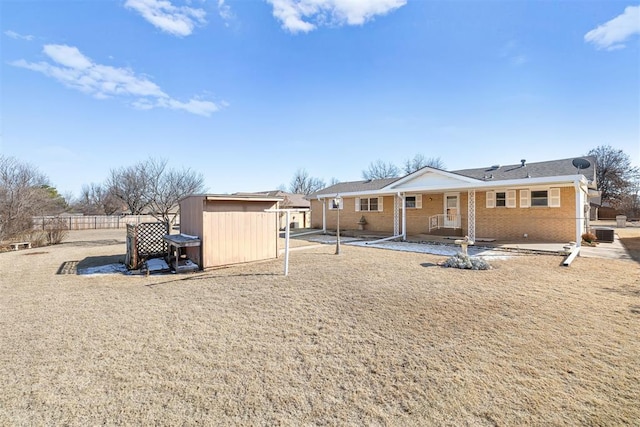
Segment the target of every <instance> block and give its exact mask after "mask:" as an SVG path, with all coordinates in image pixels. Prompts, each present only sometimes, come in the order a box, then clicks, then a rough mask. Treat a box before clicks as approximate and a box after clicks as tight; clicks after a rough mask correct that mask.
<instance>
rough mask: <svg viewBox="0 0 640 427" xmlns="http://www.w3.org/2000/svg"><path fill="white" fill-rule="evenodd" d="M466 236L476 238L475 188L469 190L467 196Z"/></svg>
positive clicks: (473, 239) (471, 238)
mask: <svg viewBox="0 0 640 427" xmlns="http://www.w3.org/2000/svg"><path fill="white" fill-rule="evenodd" d="M467 236H468V237H469V240H471V241H474V242H475V240H476V190H469V192H468V197H467Z"/></svg>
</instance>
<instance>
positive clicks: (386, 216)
mask: <svg viewBox="0 0 640 427" xmlns="http://www.w3.org/2000/svg"><path fill="white" fill-rule="evenodd" d="M516 193H517V194H516V200H517V206H518V207H516V208H503V207H500V208H489V209H488V208H487V207H486V193H485V192H480V191H477V192H476V237H486V238H495V239H497V240H510V241H522V242H525V241H539V242H544V241H549V242H564V241H571V240H575V216H576V213H575V212H576V208H575V189H574V188H573V187H563V188H561V189H560V197H561V203H560V207H559V208H549V207H530V208H520V207H519V206H520V192H519V191H517V192H516ZM393 198H394V196H385V197H384V202H383V203H384V205H383V211H382V212H363V211H361V212H356V211H355V198H344V199H343V204H344V209H342V210H341V211H340V228H341V229H346V230H351V229H357V228H358V221H359V220H360V217H362V216H364V217H365V218H366V220H367V225H366V226H365V229H366V230H370V231H379V232H387V233H392V232H393V210H394V205H393ZM467 201H468V193H467V192H466V191H461V192H460V215H461V226H462V233H463V235H464V234H467V232H468V231H467V230H468V227H467V225H468V224H467V221H468V215H467V214H468V210H467V203H468V202H467ZM327 203H329V202H327ZM443 212H444V194H442V193H440V194H423V195H422V209H407V233H408V234H409V235H412V234H428V233H429V217H430V216H432V215H437V214H442V213H443ZM326 213H327V229H329V230H332V229H333V230H335V228H336V218H337V211H336V210H329V209H327V211H326ZM401 221H402V218H400V222H401ZM311 226H312V227H314V228H322V202H319V201H317V200H312V201H311ZM525 233H526V234H527V236H528V237H527V238H525V237H524V234H525Z"/></svg>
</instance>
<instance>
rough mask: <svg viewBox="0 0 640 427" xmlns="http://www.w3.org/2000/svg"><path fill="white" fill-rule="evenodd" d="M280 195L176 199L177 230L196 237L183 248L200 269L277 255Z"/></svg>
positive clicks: (203, 195) (202, 195)
mask: <svg viewBox="0 0 640 427" xmlns="http://www.w3.org/2000/svg"><path fill="white" fill-rule="evenodd" d="M282 200H283V199H282V198H280V197H265V196H264V195H261V194H243V195H241V196H240V195H216V194H200V195H192V196H187V197H185V198H183V199H182V200H180V233H182V234H186V235H190V236H193V237H194V238H197V239H199V240H200V242H201V245H200V247H187V248H185V251H186V255H187V256H188V258H189V259H191V260H192V261H193V262H195V263H196V264H198V266H199V267H200V268H201V269H206V268H211V267H220V266H223V265H230V264H240V263H245V262H251V261H259V260H265V259H271V258H277V257H278V237H279V236H278V214H277V213H276V212H268V211H269V210H274V209H277V208H278V207H279V203H280V202H281V201H282Z"/></svg>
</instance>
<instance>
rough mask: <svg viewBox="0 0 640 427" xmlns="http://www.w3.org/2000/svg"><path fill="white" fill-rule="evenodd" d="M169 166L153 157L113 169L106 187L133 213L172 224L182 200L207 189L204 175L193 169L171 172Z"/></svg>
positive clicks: (163, 160) (164, 161) (173, 170)
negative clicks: (148, 214)
mask: <svg viewBox="0 0 640 427" xmlns="http://www.w3.org/2000/svg"><path fill="white" fill-rule="evenodd" d="M167 163H168V162H167V160H165V159H153V158H152V159H148V160H146V161H144V162H139V163H136V164H135V165H133V166H129V167H126V168H120V169H115V170H112V171H111V176H110V178H109V180H108V181H107V185H106V187H107V188H108V190H109V191H111V192H112V194H113V195H115V196H116V197H117V198H118V199H119V200H121V201H122V202H123V203H124V204H126V206H127V207H128V208H129V211H130V212H131V213H132V214H136V215H139V214H142V213H145V212H148V213H150V214H152V215H154V216H155V217H156V218H158V219H161V220H163V221H169V220H170V219H171V215H170V214H171V211H172V210H174V209H175V208H176V206H177V205H178V201H179V200H180V199H181V198H182V197H184V196H188V195H189V194H194V193H200V192H203V191H204V188H205V187H204V178H203V176H202V174H199V173H196V172H194V171H192V170H191V169H182V170H175V169H169V168H168V167H167Z"/></svg>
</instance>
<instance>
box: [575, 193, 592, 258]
mask: <svg viewBox="0 0 640 427" xmlns="http://www.w3.org/2000/svg"><path fill="white" fill-rule="evenodd" d="M575 188H576V240H575V241H576V246H578V247H579V246H581V243H582V233H584V232H586V226H587V223H586V221H585V212H584V204H585V198H584V197H583V192H582V188H581V185H580V181H576V185H575ZM587 191H589V190H587Z"/></svg>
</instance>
